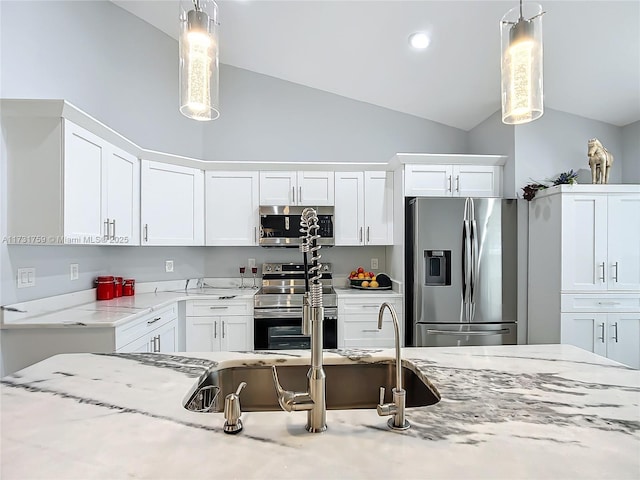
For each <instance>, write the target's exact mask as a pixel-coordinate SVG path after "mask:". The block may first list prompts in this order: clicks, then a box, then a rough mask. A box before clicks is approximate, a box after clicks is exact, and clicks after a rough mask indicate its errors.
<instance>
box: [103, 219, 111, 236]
mask: <svg viewBox="0 0 640 480" xmlns="http://www.w3.org/2000/svg"><path fill="white" fill-rule="evenodd" d="M110 226H111V222H109V219H108V218H107V219H106V220H105V221H104V236H105V237H107V238H109V237H110V236H111V235H110V233H111V228H110Z"/></svg>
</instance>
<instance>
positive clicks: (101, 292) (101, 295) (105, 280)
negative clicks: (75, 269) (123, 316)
mask: <svg viewBox="0 0 640 480" xmlns="http://www.w3.org/2000/svg"><path fill="white" fill-rule="evenodd" d="M114 287H115V284H114V279H113V277H112V276H110V275H107V276H104V277H98V278H96V296H97V298H98V300H111V299H112V298H113V295H114V290H115V288H114Z"/></svg>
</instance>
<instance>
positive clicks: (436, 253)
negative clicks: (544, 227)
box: [405, 198, 517, 347]
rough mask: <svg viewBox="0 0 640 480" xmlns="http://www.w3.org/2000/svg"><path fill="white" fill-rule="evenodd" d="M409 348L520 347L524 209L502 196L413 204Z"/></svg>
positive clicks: (409, 220)
mask: <svg viewBox="0 0 640 480" xmlns="http://www.w3.org/2000/svg"><path fill="white" fill-rule="evenodd" d="M406 207H407V208H406V215H407V218H406V222H405V225H406V231H405V240H406V245H405V246H406V249H405V256H406V257H405V270H406V280H407V281H406V290H405V291H406V299H405V300H406V302H405V305H406V328H405V344H406V345H413V346H418V347H427V346H462V345H509V344H515V343H517V332H516V313H517V248H516V246H517V241H516V239H517V236H516V228H517V206H516V201H515V200H502V199H498V198H413V199H407V205H406Z"/></svg>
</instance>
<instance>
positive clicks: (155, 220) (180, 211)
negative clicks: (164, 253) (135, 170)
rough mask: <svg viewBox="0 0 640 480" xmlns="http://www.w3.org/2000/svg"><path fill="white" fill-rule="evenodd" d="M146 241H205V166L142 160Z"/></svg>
mask: <svg viewBox="0 0 640 480" xmlns="http://www.w3.org/2000/svg"><path fill="white" fill-rule="evenodd" d="M141 213H142V243H143V245H202V244H204V174H203V172H202V170H196V169H195V168H187V167H180V166H177V165H169V164H166V163H158V162H152V161H149V160H143V161H142V212H141Z"/></svg>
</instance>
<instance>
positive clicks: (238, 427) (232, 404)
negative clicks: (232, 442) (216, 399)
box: [223, 382, 247, 433]
mask: <svg viewBox="0 0 640 480" xmlns="http://www.w3.org/2000/svg"><path fill="white" fill-rule="evenodd" d="M246 386H247V384H246V382H240V385H238V389H237V390H236V392H235V393H230V394H229V395H227V396H226V397H225V399H224V419H225V422H224V427H223V431H224V433H239V432H240V431H242V420H240V416H241V415H242V410H240V397H239V395H240V392H241V391H242V389H243V388H244V387H246Z"/></svg>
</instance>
